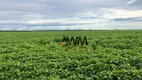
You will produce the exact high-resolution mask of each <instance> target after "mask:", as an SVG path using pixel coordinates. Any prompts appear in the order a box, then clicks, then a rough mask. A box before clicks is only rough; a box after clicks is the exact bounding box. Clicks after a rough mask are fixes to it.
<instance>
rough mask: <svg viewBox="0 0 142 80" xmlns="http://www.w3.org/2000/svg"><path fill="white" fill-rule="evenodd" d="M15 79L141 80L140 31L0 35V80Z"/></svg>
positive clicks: (41, 32) (141, 45)
mask: <svg viewBox="0 0 142 80" xmlns="http://www.w3.org/2000/svg"><path fill="white" fill-rule="evenodd" d="M64 36H74V37H75V36H81V37H84V36H86V37H87V40H88V43H89V44H88V45H81V44H80V45H69V46H65V47H62V45H61V43H62V39H63V37H64ZM15 79H17V80H29V79H30V80H34V79H37V80H60V79H67V80H96V79H97V80H106V79H107V80H112V79H113V80H127V79H128V80H141V79H142V30H109V31H107V30H106V31H105V30H97V31H36V32H0V80H15Z"/></svg>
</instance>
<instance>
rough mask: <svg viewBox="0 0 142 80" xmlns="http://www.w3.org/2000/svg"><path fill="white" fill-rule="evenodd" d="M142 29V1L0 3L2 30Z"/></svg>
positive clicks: (30, 0) (11, 0)
mask: <svg viewBox="0 0 142 80" xmlns="http://www.w3.org/2000/svg"><path fill="white" fill-rule="evenodd" d="M76 29H81V30H90V29H91V30H98V29H142V0H0V30H76Z"/></svg>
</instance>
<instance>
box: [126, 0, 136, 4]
mask: <svg viewBox="0 0 142 80" xmlns="http://www.w3.org/2000/svg"><path fill="white" fill-rule="evenodd" d="M136 1H137V0H130V1H128V2H127V3H126V4H132V3H134V2H136Z"/></svg>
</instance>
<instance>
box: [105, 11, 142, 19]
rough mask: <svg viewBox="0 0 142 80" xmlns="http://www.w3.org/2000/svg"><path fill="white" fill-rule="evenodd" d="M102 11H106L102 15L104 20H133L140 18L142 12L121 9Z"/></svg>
mask: <svg viewBox="0 0 142 80" xmlns="http://www.w3.org/2000/svg"><path fill="white" fill-rule="evenodd" d="M104 11H107V13H105V14H104V15H103V17H104V18H106V19H115V18H134V17H141V16H142V10H133V11H129V10H122V9H107V8H106V9H104Z"/></svg>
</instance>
